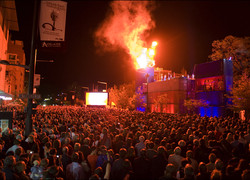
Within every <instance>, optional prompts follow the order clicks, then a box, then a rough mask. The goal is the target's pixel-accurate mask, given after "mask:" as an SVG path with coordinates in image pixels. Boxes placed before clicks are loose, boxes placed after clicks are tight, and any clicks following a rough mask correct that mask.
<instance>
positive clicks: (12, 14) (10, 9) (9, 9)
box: [0, 0, 19, 91]
mask: <svg viewBox="0 0 250 180" xmlns="http://www.w3.org/2000/svg"><path fill="white" fill-rule="evenodd" d="M0 26H1V27H0V61H2V60H7V59H8V40H9V32H10V30H13V31H18V30H19V28H18V22H17V15H16V6H15V1H9V0H1V1H0ZM6 68H7V67H6V65H3V64H0V90H1V91H5V77H6Z"/></svg>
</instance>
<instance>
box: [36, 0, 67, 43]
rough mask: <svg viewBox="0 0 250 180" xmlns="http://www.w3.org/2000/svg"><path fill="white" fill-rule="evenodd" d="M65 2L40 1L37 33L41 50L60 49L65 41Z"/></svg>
mask: <svg viewBox="0 0 250 180" xmlns="http://www.w3.org/2000/svg"><path fill="white" fill-rule="evenodd" d="M66 11H67V2H64V1H48V0H42V1H41V9H40V20H39V32H40V40H41V44H40V45H41V47H42V48H60V47H61V46H62V44H63V42H64V40H65V26H66Z"/></svg>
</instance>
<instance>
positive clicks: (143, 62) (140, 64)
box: [135, 41, 157, 69]
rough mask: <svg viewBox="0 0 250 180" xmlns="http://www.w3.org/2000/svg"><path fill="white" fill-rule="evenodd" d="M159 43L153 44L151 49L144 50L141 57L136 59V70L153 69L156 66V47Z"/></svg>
mask: <svg viewBox="0 0 250 180" xmlns="http://www.w3.org/2000/svg"><path fill="white" fill-rule="evenodd" d="M156 46H157V42H156V41H154V42H152V46H151V48H149V49H147V48H143V49H142V51H141V54H140V56H139V57H137V58H136V61H135V67H136V69H141V68H147V67H153V66H154V65H155V60H154V56H155V47H156Z"/></svg>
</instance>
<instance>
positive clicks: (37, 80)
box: [34, 74, 41, 87]
mask: <svg viewBox="0 0 250 180" xmlns="http://www.w3.org/2000/svg"><path fill="white" fill-rule="evenodd" d="M40 79H41V75H40V74H35V75H34V87H37V86H40Z"/></svg>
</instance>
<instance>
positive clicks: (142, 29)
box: [95, 1, 157, 69]
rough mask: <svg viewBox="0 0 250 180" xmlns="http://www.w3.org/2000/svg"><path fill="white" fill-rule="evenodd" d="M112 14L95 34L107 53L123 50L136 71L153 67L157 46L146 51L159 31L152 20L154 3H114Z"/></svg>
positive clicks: (154, 44) (154, 45)
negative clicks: (150, 37) (154, 31)
mask: <svg viewBox="0 0 250 180" xmlns="http://www.w3.org/2000/svg"><path fill="white" fill-rule="evenodd" d="M110 6H111V8H112V12H111V13H110V14H109V15H108V17H107V18H106V19H105V21H104V22H103V24H101V26H100V27H99V28H98V30H97V31H96V33H95V37H96V42H97V43H98V44H99V45H101V46H102V48H104V50H115V49H116V48H117V47H121V48H123V49H125V50H126V51H127V53H128V54H130V56H131V59H132V60H133V64H134V65H135V68H136V69H140V68H146V67H153V66H154V65H155V61H154V56H155V48H156V46H157V42H155V41H154V42H153V43H152V46H151V47H150V48H146V41H145V39H146V37H147V36H148V35H149V31H150V30H151V29H153V28H154V27H155V23H154V21H153V20H152V18H151V11H152V10H153V8H154V3H153V2H152V1H113V2H112V3H111V4H110Z"/></svg>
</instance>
